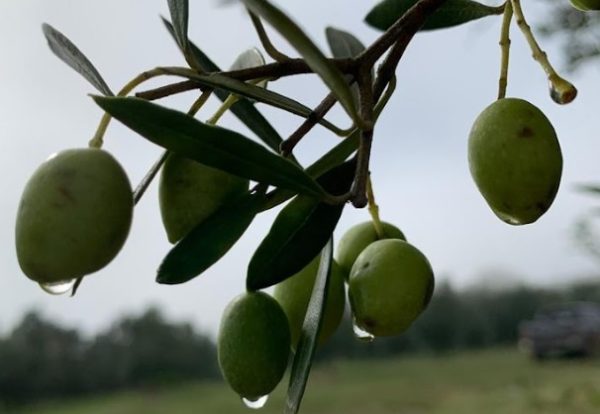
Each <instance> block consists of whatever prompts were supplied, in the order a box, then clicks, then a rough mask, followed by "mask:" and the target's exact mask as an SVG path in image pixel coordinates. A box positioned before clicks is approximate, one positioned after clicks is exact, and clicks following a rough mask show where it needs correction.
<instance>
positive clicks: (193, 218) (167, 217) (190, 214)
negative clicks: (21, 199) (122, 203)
mask: <svg viewBox="0 0 600 414" xmlns="http://www.w3.org/2000/svg"><path fill="white" fill-rule="evenodd" d="M249 185H250V183H249V181H248V180H247V179H245V178H240V177H237V176H235V175H232V174H229V173H226V172H224V171H221V170H217V169H215V168H212V167H208V166H206V165H203V164H200V163H198V162H196V161H194V160H190V159H188V158H184V157H181V156H179V155H177V154H171V155H169V157H168V158H167V160H166V161H165V165H164V166H163V168H162V172H161V176H160V183H159V188H158V193H159V202H160V212H161V216H162V221H163V224H164V227H165V230H166V232H167V237H168V239H169V241H170V242H171V243H176V242H177V241H179V240H180V239H182V238H183V237H184V236H185V235H186V234H187V233H188V232H189V231H190V230H192V229H193V228H194V227H195V226H196V225H197V224H199V223H200V222H202V221H204V220H205V219H207V218H208V217H209V216H210V215H211V214H213V213H214V212H216V211H217V210H218V209H219V207H221V206H222V205H223V204H225V203H227V202H228V201H230V200H232V199H235V198H237V197H238V196H240V195H241V194H243V193H245V192H246V191H247V190H248V187H249Z"/></svg>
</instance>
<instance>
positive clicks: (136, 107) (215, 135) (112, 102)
mask: <svg viewBox="0 0 600 414" xmlns="http://www.w3.org/2000/svg"><path fill="white" fill-rule="evenodd" d="M94 100H95V101H96V103H97V104H98V105H100V106H101V107H102V109H104V110H105V111H106V112H108V113H109V114H111V115H112V116H113V117H115V118H116V119H118V120H119V121H121V122H122V123H123V124H124V125H126V126H128V127H129V128H131V129H132V130H134V131H135V132H137V133H138V134H140V135H142V136H143V137H145V138H146V139H148V140H149V141H151V142H153V143H155V144H157V145H160V146H161V147H164V148H166V149H168V150H170V151H173V152H176V153H178V154H181V155H183V156H185V157H187V158H190V159H193V160H196V161H198V162H200V163H202V164H205V165H208V166H209V167H213V168H218V169H221V170H223V171H227V172H229V173H231V174H234V175H238V176H240V177H244V178H248V179H250V180H253V181H258V182H260V183H265V184H270V185H273V186H276V187H282V188H287V189H289V190H294V191H297V192H299V193H302V194H309V195H312V196H315V197H321V196H323V194H324V193H323V189H322V188H321V187H320V186H319V185H318V184H317V183H316V182H315V181H314V180H313V179H312V178H310V176H308V175H307V174H306V173H305V172H304V171H303V170H302V169H301V168H300V167H298V166H296V165H295V164H293V163H292V162H290V161H288V160H286V159H285V158H282V157H280V156H278V155H275V154H273V153H271V152H270V151H268V150H267V149H265V148H264V147H262V146H261V145H259V144H257V143H255V142H254V141H252V140H250V139H248V138H246V137H244V136H243V135H241V134H239V133H237V132H234V131H231V130H228V129H225V128H221V127H217V126H212V125H207V124H204V123H202V122H200V121H198V120H196V119H195V118H193V117H191V116H189V115H186V114H184V113H181V112H179V111H175V110H172V109H168V108H164V107H161V106H159V105H156V104H153V103H151V102H147V101H144V100H142V99H137V98H103V97H98V96H96V97H94Z"/></svg>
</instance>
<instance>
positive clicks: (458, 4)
mask: <svg viewBox="0 0 600 414" xmlns="http://www.w3.org/2000/svg"><path fill="white" fill-rule="evenodd" d="M417 1H418V0H383V1H382V2H381V3H379V4H378V5H376V6H375V7H374V8H373V9H372V10H371V11H370V12H369V14H368V15H367V17H366V18H365V21H366V22H367V23H368V24H369V25H370V26H372V27H374V28H376V29H379V30H387V29H388V28H389V27H390V26H391V25H392V24H394V23H395V22H396V20H398V19H399V18H400V17H401V16H402V15H404V13H406V12H407V11H408V10H409V9H410V8H411V7H412V6H414V5H415V4H416V3H417ZM502 13H503V7H502V6H499V7H491V6H486V5H485V4H481V3H478V2H476V1H472V0H447V1H446V2H445V3H444V4H443V5H442V6H441V7H440V8H439V9H438V10H437V11H436V12H435V13H434V14H433V15H431V16H430V17H429V18H428V19H427V21H426V22H425V25H424V26H423V27H422V29H421V30H434V29H444V28H446V27H452V26H457V25H459V24H463V23H467V22H470V21H472V20H476V19H480V18H482V17H486V16H491V15H497V14H502Z"/></svg>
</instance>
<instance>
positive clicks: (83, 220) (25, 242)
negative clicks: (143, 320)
mask: <svg viewBox="0 0 600 414" xmlns="http://www.w3.org/2000/svg"><path fill="white" fill-rule="evenodd" d="M132 216H133V196H132V190H131V184H130V183H129V179H128V178H127V175H126V173H125V171H124V170H123V168H122V167H121V165H120V164H119V163H118V162H117V161H116V160H115V159H114V158H113V156H112V155H110V154H109V153H108V152H106V151H103V150H101V149H94V148H85V149H83V148H82V149H70V150H65V151H62V152H59V153H57V154H54V155H52V156H50V158H48V160H46V161H45V162H44V163H43V164H42V165H41V166H40V167H39V168H38V169H37V170H36V171H35V172H34V174H33V176H32V177H31V178H30V179H29V181H28V182H27V185H26V186H25V190H24V191H23V195H22V197H21V202H20V204H19V209H18V213H17V220H16V229H15V236H16V237H15V238H16V248H17V258H18V260H19V265H20V266H21V269H22V270H23V272H24V273H25V274H26V275H27V276H28V277H29V278H30V279H32V280H35V281H36V282H39V283H42V284H56V283H61V282H66V281H69V280H72V279H75V278H79V277H82V276H85V275H87V274H89V273H92V272H95V271H97V270H100V269H101V268H103V267H104V266H106V265H107V264H108V263H109V262H110V261H111V260H112V259H113V258H114V257H115V256H116V255H117V253H118V252H119V251H120V250H121V248H122V247H123V244H124V243H125V239H126V238H127V235H128V233H129V228H130V226H131V220H132Z"/></svg>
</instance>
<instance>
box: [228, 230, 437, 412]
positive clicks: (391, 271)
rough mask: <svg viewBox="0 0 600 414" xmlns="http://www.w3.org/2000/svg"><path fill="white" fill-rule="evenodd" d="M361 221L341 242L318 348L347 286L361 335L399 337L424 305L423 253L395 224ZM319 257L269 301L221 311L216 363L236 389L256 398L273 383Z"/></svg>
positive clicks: (249, 299)
mask: <svg viewBox="0 0 600 414" xmlns="http://www.w3.org/2000/svg"><path fill="white" fill-rule="evenodd" d="M382 228H383V232H384V233H385V234H384V235H378V234H377V232H376V230H375V227H374V225H373V223H372V222H366V223H362V224H359V225H357V226H355V227H353V228H351V229H350V230H348V231H347V232H346V233H345V234H344V236H343V237H342V238H341V240H340V242H339V245H338V249H337V251H336V259H335V260H334V261H333V264H332V269H331V274H330V279H329V287H328V292H327V301H326V303H325V309H324V313H323V321H322V324H321V330H320V332H319V336H318V338H317V342H318V344H319V345H322V344H324V343H325V342H326V341H327V340H328V339H329V338H330V337H331V336H332V335H333V333H334V332H335V331H336V329H337V328H338V326H339V325H340V322H341V320H342V316H343V314H344V308H345V287H344V285H345V283H344V282H347V283H348V295H349V298H350V305H351V308H352V313H353V316H354V323H355V325H356V327H357V328H358V329H359V330H361V331H364V332H365V334H366V335H369V336H371V337H374V336H390V335H397V334H400V333H402V332H404V331H405V330H406V329H407V328H408V327H409V326H410V325H411V323H412V322H413V321H414V320H415V319H416V318H417V317H418V316H419V315H420V314H421V312H422V311H423V310H424V309H425V308H426V306H427V304H428V302H429V300H430V298H431V294H432V292H433V284H434V278H433V271H432V269H431V266H430V264H429V262H428V261H427V259H426V258H425V256H424V255H423V254H422V253H421V252H420V251H419V250H418V249H416V248H415V247H413V246H412V245H410V244H409V243H407V242H406V241H405V238H404V234H403V233H402V231H400V230H399V229H398V228H397V227H395V226H393V225H391V224H389V223H382ZM318 267H319V257H317V258H315V259H314V260H313V261H311V262H310V263H309V264H308V265H307V266H306V267H305V268H304V269H302V270H301V271H300V272H298V273H297V274H295V275H293V276H292V277H290V278H288V279H286V280H285V281H283V282H281V283H279V284H277V285H276V286H275V289H274V291H273V296H272V297H271V296H269V295H268V294H266V293H262V292H249V293H245V294H243V295H241V296H239V297H237V298H236V299H234V300H233V301H232V302H231V303H230V304H229V306H228V307H227V309H226V310H225V312H224V314H223V317H222V320H221V327H220V330H219V337H218V343H217V345H218V354H219V364H220V366H221V370H222V372H223V376H224V377H225V379H226V380H227V382H228V383H229V384H230V385H231V387H232V388H233V390H234V391H236V392H237V393H238V394H239V395H241V396H242V397H244V398H245V399H246V400H248V401H255V400H260V399H261V398H262V397H263V396H265V395H268V394H269V393H270V392H271V391H272V390H273V389H274V388H275V387H276V386H277V384H278V383H279V381H280V380H281V378H282V377H283V374H284V372H285V369H286V367H287V362H288V359H289V355H290V350H291V351H294V350H295V349H296V346H297V344H298V341H299V339H300V335H301V332H302V325H303V321H304V318H305V315H306V312H307V308H308V304H309V301H310V297H311V293H312V289H313V285H314V283H315V279H316V276H317V271H318Z"/></svg>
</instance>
